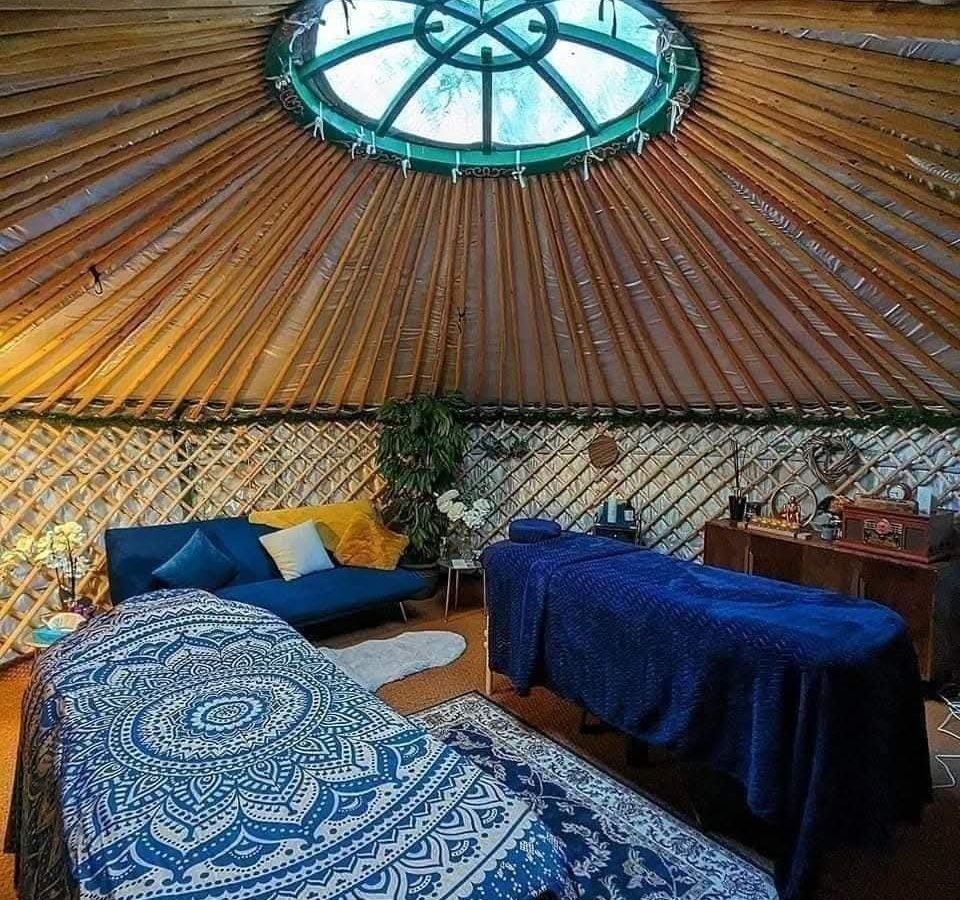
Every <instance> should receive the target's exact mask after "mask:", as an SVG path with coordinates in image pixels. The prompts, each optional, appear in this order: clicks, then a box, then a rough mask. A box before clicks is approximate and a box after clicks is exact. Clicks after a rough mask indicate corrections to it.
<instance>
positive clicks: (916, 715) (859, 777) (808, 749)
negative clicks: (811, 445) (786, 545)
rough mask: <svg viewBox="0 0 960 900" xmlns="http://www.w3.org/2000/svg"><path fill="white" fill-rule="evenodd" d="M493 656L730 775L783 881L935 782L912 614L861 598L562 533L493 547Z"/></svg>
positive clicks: (925, 793)
mask: <svg viewBox="0 0 960 900" xmlns="http://www.w3.org/2000/svg"><path fill="white" fill-rule="evenodd" d="M484 565H485V567H486V572H487V593H488V603H489V610H490V636H491V648H490V655H491V665H492V667H493V669H494V670H495V671H498V672H502V673H504V674H506V675H508V676H509V677H510V679H511V680H512V681H513V683H514V686H515V687H516V688H517V689H518V690H519V691H521V692H526V691H527V690H529V689H530V688H531V687H532V686H534V685H538V684H539V685H544V686H546V687H549V688H550V689H552V690H554V691H555V692H556V693H558V694H560V695H561V696H563V697H566V698H568V699H570V700H573V701H575V702H577V703H579V704H581V705H582V706H584V707H585V708H587V709H589V710H590V711H591V712H593V713H595V714H596V715H597V716H599V717H600V718H602V719H603V720H604V721H606V722H607V723H609V724H611V725H615V726H617V727H619V728H621V729H622V730H624V731H626V732H628V733H630V734H632V735H634V736H636V737H637V738H639V739H641V740H644V741H647V742H649V743H651V744H655V745H660V746H666V747H669V748H671V749H672V750H673V751H674V752H676V753H677V754H678V755H681V756H683V757H686V758H690V759H694V760H698V761H701V762H705V763H707V764H709V765H710V766H711V767H713V768H715V769H717V770H719V771H722V772H725V773H727V774H729V775H731V776H733V777H734V778H736V779H737V780H738V781H739V782H740V784H741V785H742V786H743V788H744V791H745V796H746V801H747V804H748V806H749V808H750V809H751V810H752V812H753V813H754V814H755V815H757V816H758V817H760V818H762V819H764V820H765V821H767V822H770V823H771V824H772V825H774V826H776V827H777V828H778V829H780V830H781V832H782V834H783V835H784V844H785V847H786V849H785V852H784V853H783V855H782V858H781V859H780V860H778V870H777V884H778V888H779V890H780V892H781V896H782V897H784V898H790V900H792V898H796V897H800V896H803V895H804V894H805V893H806V892H807V891H808V890H809V888H810V886H811V883H812V875H813V872H814V869H815V863H816V859H817V856H818V854H819V853H820V851H821V850H822V849H824V848H826V847H829V846H833V845H836V844H839V843H846V842H863V841H869V842H871V843H875V842H877V841H881V840H884V839H886V838H887V837H889V835H890V832H891V831H892V828H893V826H894V825H895V823H896V822H897V820H898V819H899V818H901V817H914V816H916V815H918V814H919V812H920V810H921V809H922V807H923V804H924V803H925V802H926V801H927V800H928V798H929V793H930V770H929V757H928V755H927V740H926V730H925V724H924V711H923V701H922V690H921V684H920V679H919V675H918V670H917V663H916V658H915V655H914V651H913V647H912V645H911V643H910V640H909V638H908V636H907V633H906V628H905V625H904V623H903V621H902V619H901V618H900V617H899V616H898V615H896V614H895V613H894V612H892V611H891V610H889V609H887V608H885V607H882V606H880V605H878V604H875V603H871V602H869V601H864V600H856V599H853V598H849V597H843V596H841V595H839V594H832V593H829V592H827V591H822V590H817V589H811V588H804V587H800V586H796V585H791V584H785V583H782V582H778V581H772V580H770V579H765V578H759V577H756V576H752V575H744V574H739V573H735V572H729V571H726V570H722V569H714V568H710V567H707V566H701V565H697V564H695V563H689V562H684V561H681V560H677V559H673V558H671V557H667V556H663V555H661V554H658V553H654V552H652V551H648V550H639V549H637V548H635V547H633V546H632V545H629V544H624V543H620V542H616V541H611V540H607V539H603V538H595V537H589V536H585V535H572V534H567V535H563V536H562V537H559V538H556V539H554V540H551V541H545V542H543V543H539V544H514V543H510V542H503V543H500V544H497V545H494V546H493V547H491V548H489V549H488V550H487V552H486V554H485V556H484Z"/></svg>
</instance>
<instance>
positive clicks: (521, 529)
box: [510, 519, 560, 544]
mask: <svg viewBox="0 0 960 900" xmlns="http://www.w3.org/2000/svg"><path fill="white" fill-rule="evenodd" d="M559 534H560V526H559V525H558V524H557V523H556V522H551V521H549V520H548V519H514V520H513V521H512V522H511V523H510V540H511V541H513V542H514V543H517V544H537V543H539V542H540V541H546V540H549V539H550V538H555V537H556V536H557V535H559Z"/></svg>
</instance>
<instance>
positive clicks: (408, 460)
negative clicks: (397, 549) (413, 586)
mask: <svg viewBox="0 0 960 900" xmlns="http://www.w3.org/2000/svg"><path fill="white" fill-rule="evenodd" d="M463 408H464V402H463V399H462V398H461V397H460V396H459V395H456V394H453V395H448V396H443V397H434V396H432V395H428V394H423V395H420V396H417V397H414V398H412V399H410V400H390V401H388V402H387V403H385V404H384V405H383V406H382V407H380V412H379V414H378V416H377V420H378V421H379V423H380V426H381V431H380V444H379V446H378V448H377V466H378V468H379V469H380V474H381V475H382V476H383V478H384V480H385V481H386V482H387V487H386V490H385V492H384V495H383V501H384V509H383V513H384V518H385V520H386V522H387V524H388V525H389V526H390V527H391V528H394V529H396V530H397V531H402V532H403V533H404V534H406V535H407V536H408V537H409V538H410V546H409V548H408V550H407V558H408V560H409V562H411V563H414V564H429V563H433V562H436V560H437V557H438V556H439V554H440V545H441V542H442V540H443V538H444V536H445V535H446V533H447V529H448V525H449V523H448V521H447V517H446V516H445V515H444V514H443V513H442V512H441V511H440V510H439V509H437V505H436V501H435V498H436V497H437V496H438V495H439V494H442V493H444V491H447V490H449V489H450V488H451V487H453V485H454V483H455V482H457V480H458V478H459V475H460V468H461V466H462V464H463V457H464V454H465V453H466V452H467V444H468V441H469V434H468V432H467V428H466V426H465V425H464V424H463V421H462V419H461V412H462V410H463Z"/></svg>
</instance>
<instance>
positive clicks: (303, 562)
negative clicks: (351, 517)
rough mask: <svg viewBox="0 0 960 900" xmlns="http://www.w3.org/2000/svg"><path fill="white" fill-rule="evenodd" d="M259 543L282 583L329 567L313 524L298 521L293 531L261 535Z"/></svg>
mask: <svg viewBox="0 0 960 900" xmlns="http://www.w3.org/2000/svg"><path fill="white" fill-rule="evenodd" d="M260 543H261V544H263V546H264V547H265V548H266V551H267V553H269V554H270V556H272V557H273V561H274V562H275V563H276V564H277V568H278V569H279V570H280V574H281V575H282V576H283V580H284V581H293V579H294V578H299V577H300V576H301V575H309V574H310V573H311V572H322V571H323V570H324V569H332V568H333V562H332V561H331V559H330V555H329V554H328V553H327V548H326V547H324V546H323V541H321V540H320V535H319V533H318V532H317V526H316V525H315V524H314V523H313V522H302V523H301V524H300V525H294V526H293V528H284V529H283V530H282V531H274V532H273V533H272V534H265V535H264V536H263V537H262V538H260Z"/></svg>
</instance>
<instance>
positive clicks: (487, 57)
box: [266, 0, 700, 174]
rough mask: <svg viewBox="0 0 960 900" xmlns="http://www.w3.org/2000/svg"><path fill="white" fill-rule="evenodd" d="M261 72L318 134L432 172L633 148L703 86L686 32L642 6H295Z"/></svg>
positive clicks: (504, 2)
mask: <svg viewBox="0 0 960 900" xmlns="http://www.w3.org/2000/svg"><path fill="white" fill-rule="evenodd" d="M601 9H602V10H603V11H604V15H603V17H602V18H601V15H600V10H601ZM266 69H267V77H268V79H269V80H270V82H271V83H272V85H273V87H274V91H275V92H276V95H277V97H278V99H279V100H280V102H281V103H282V104H283V106H284V107H285V108H286V109H287V110H288V111H289V112H290V113H291V114H292V115H293V116H294V117H295V118H296V119H297V121H298V122H300V124H301V125H303V126H304V127H307V128H311V129H312V130H313V132H314V134H315V135H316V136H317V137H322V138H323V139H325V140H330V141H336V142H340V143H342V144H345V145H348V146H350V147H351V149H352V151H353V152H354V153H355V154H356V153H361V154H363V155H365V156H370V157H375V158H383V159H388V160H392V161H394V162H399V163H401V164H405V165H408V166H410V167H411V168H415V169H423V170H427V171H432V172H439V173H445V174H450V173H451V172H453V170H454V169H456V170H457V172H458V174H500V173H504V172H507V173H508V172H512V171H514V170H516V168H517V166H518V165H520V166H522V167H523V169H524V171H525V173H526V174H536V173H539V172H546V171H552V170H556V169H559V168H563V167H564V166H568V165H574V164H577V163H579V162H580V161H581V160H583V159H584V157H588V158H589V159H594V158H596V157H597V156H599V155H600V154H601V152H603V153H610V152H616V151H619V150H628V149H636V148H637V147H638V146H639V145H641V144H642V142H643V141H645V140H647V139H649V138H652V137H656V136H657V135H658V134H661V133H663V132H664V131H668V130H670V129H671V128H672V127H674V126H675V125H676V124H677V122H678V120H679V117H681V116H682V114H683V112H684V111H685V110H686V109H687V107H688V106H689V105H690V102H691V101H692V99H693V96H694V94H695V93H696V90H697V88H698V87H699V83H700V63H699V60H698V57H697V53H696V50H695V48H694V47H693V44H692V43H691V41H690V40H689V38H688V37H687V36H686V35H685V34H684V32H683V31H682V30H681V29H680V28H679V26H678V24H677V23H675V22H673V21H672V20H671V19H669V18H668V17H667V16H666V14H665V13H664V12H663V11H662V10H660V9H659V8H658V7H657V6H656V5H655V4H653V3H647V2H642V0H605V2H603V3H599V2H598V0H485V2H481V0H355V2H354V4H353V5H351V4H349V3H347V4H344V3H343V2H341V0H307V2H305V3H301V4H300V5H299V6H297V7H295V8H294V10H293V11H292V12H291V13H289V14H288V15H287V16H286V17H285V18H284V20H283V22H282V24H281V25H280V26H279V27H278V28H277V30H276V31H275V33H274V35H273V38H272V39H271V41H270V45H269V47H268V50H267V60H266Z"/></svg>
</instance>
